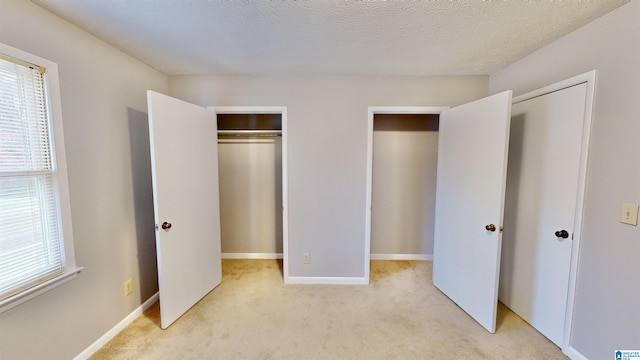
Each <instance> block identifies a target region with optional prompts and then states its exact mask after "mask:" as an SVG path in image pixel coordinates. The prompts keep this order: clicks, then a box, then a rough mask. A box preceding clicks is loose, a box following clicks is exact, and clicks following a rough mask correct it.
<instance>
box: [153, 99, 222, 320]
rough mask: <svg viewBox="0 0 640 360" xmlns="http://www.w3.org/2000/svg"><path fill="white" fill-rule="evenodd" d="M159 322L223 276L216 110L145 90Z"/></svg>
mask: <svg viewBox="0 0 640 360" xmlns="http://www.w3.org/2000/svg"><path fill="white" fill-rule="evenodd" d="M147 102H148V107H149V136H150V140H151V167H152V177H153V200H154V208H155V209H154V210H155V222H156V227H157V230H156V250H157V260H158V285H159V288H160V321H161V326H162V328H163V329H166V328H167V327H168V326H169V325H171V324H172V323H173V322H174V321H175V320H177V319H178V318H179V317H180V316H181V315H182V314H184V313H185V312H186V311H187V310H188V309H189V308H191V307H192V306H193V305H194V304H195V303H197V302H198V301H199V300H200V299H202V297H204V296H205V295H206V294H207V293H209V292H210V291H211V290H213V289H214V288H215V287H216V286H217V285H218V284H220V281H221V279H222V262H221V255H220V252H221V251H220V204H219V194H218V150H217V149H218V142H217V129H216V128H217V123H216V114H215V112H214V111H212V110H207V109H205V108H203V107H199V106H196V105H193V104H189V103H186V102H184V101H181V100H178V99H174V98H171V97H169V96H166V95H162V94H159V93H155V92H153V91H148V92H147Z"/></svg>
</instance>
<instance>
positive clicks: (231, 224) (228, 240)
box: [216, 108, 286, 277]
mask: <svg viewBox="0 0 640 360" xmlns="http://www.w3.org/2000/svg"><path fill="white" fill-rule="evenodd" d="M227 111H228V113H227ZM238 111H242V110H238V109H236V111H232V110H229V109H227V110H226V111H225V110H223V109H219V108H216V113H217V122H218V168H219V173H218V177H219V182H220V232H221V251H222V258H223V259H283V253H284V252H285V251H284V249H285V246H284V243H285V241H284V240H285V232H284V229H286V227H285V225H284V223H285V219H286V217H285V215H284V213H283V212H284V206H283V204H284V198H285V195H286V190H285V189H286V187H285V186H283V185H285V184H286V179H283V165H284V164H286V160H285V159H286V158H285V157H284V155H285V152H284V151H283V117H284V114H283V113H282V112H277V113H248V112H238ZM285 263H286V260H285ZM285 268H286V266H285ZM284 274H286V271H285V272H284V273H283V275H284ZM285 277H286V275H285Z"/></svg>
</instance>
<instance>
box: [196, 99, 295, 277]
mask: <svg viewBox="0 0 640 360" xmlns="http://www.w3.org/2000/svg"><path fill="white" fill-rule="evenodd" d="M207 109H212V110H214V111H215V112H216V114H281V116H282V252H283V253H282V259H283V261H282V264H283V265H282V267H283V273H284V275H283V277H284V282H285V284H286V283H287V279H288V278H289V165H288V164H289V161H288V149H289V146H288V142H289V135H288V134H289V132H288V126H287V124H288V121H287V107H286V106H207Z"/></svg>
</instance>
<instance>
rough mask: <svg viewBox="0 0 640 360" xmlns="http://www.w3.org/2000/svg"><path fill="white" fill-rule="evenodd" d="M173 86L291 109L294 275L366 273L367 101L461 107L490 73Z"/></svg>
mask: <svg viewBox="0 0 640 360" xmlns="http://www.w3.org/2000/svg"><path fill="white" fill-rule="evenodd" d="M169 88H170V90H169V92H170V95H172V96H175V97H177V98H180V99H183V100H186V101H190V102H192V103H195V104H199V105H203V106H206V105H217V106H269V105H270V106H287V111H288V113H287V116H288V131H289V132H288V136H289V139H288V146H289V149H288V157H289V163H288V178H289V204H288V206H289V207H288V209H289V275H290V276H307V277H356V278H362V277H363V276H364V259H365V257H364V256H365V236H364V234H365V201H366V172H367V161H366V160H367V111H368V106H402V105H405V106H409V105H415V106H447V105H458V104H462V103H465V102H468V101H471V100H475V99H478V98H481V97H483V96H485V95H486V94H487V88H488V78H487V77H485V76H467V77H465V76H457V77H456V76H450V77H373V76H370V77H364V76H344V77H340V76H279V77H251V76H238V77H233V76H225V77H216V76H171V77H169ZM306 252H307V253H310V254H311V263H310V264H303V262H302V254H303V253H306Z"/></svg>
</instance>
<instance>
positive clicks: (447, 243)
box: [433, 91, 512, 333]
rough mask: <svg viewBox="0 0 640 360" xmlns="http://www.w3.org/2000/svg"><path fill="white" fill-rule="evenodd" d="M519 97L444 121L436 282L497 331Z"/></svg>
mask: <svg viewBox="0 0 640 360" xmlns="http://www.w3.org/2000/svg"><path fill="white" fill-rule="evenodd" d="M511 96H512V93H511V91H506V92H503V93H500V94H496V95H493V96H490V97H487V98H484V99H480V100H477V101H474V102H472V103H468V104H465V105H461V106H458V107H455V108H452V109H449V110H445V111H443V112H442V114H441V115H440V127H439V141H438V170H437V189H436V210H435V230H434V250H433V283H434V285H435V286H436V287H438V288H439V289H440V290H441V291H442V292H443V293H444V294H445V295H447V296H448V297H449V298H450V299H451V300H453V301H454V302H455V303H456V304H458V305H459V306H460V307H461V308H462V309H463V310H464V311H466V312H467V313H468V314H469V315H471V316H472V317H473V318H474V319H475V320H476V321H477V322H478V323H479V324H480V325H482V326H483V327H485V328H486V329H487V330H488V331H489V332H491V333H493V332H495V330H496V312H497V305H498V279H499V273H500V251H501V241H502V234H501V231H500V230H501V226H502V219H503V208H504V199H505V181H506V174H507V151H508V144H509V124H510V118H511V101H512V99H511Z"/></svg>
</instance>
